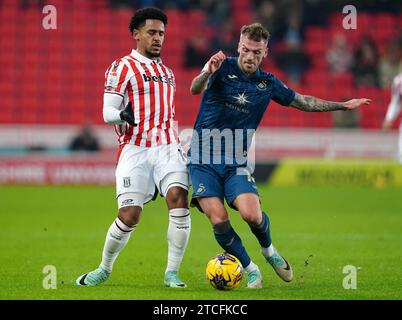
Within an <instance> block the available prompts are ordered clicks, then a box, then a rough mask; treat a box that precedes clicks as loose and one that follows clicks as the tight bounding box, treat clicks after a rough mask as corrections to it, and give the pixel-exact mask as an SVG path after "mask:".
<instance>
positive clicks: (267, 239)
mask: <svg viewBox="0 0 402 320" xmlns="http://www.w3.org/2000/svg"><path fill="white" fill-rule="evenodd" d="M249 226H250V229H251V232H252V233H254V235H255V236H256V238H257V240H258V242H259V243H260V245H261V247H263V248H268V247H269V246H270V245H271V243H272V240H271V232H270V223H269V218H268V216H267V215H266V214H265V212H264V211H262V222H261V224H259V225H258V226H253V225H249Z"/></svg>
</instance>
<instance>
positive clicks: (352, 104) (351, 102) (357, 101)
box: [343, 98, 372, 110]
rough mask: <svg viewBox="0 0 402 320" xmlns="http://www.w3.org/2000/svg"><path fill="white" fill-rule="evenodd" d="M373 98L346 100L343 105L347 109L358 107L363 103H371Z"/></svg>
mask: <svg viewBox="0 0 402 320" xmlns="http://www.w3.org/2000/svg"><path fill="white" fill-rule="evenodd" d="M371 101H372V100H371V99H366V98H363V99H352V100H349V101H346V102H345V103H344V104H343V105H344V107H345V108H346V109H350V110H351V109H356V108H358V107H360V106H361V105H362V104H370V103H371Z"/></svg>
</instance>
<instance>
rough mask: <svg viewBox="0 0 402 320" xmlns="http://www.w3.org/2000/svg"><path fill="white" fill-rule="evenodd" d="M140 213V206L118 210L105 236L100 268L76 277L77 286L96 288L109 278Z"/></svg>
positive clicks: (137, 221)
mask: <svg viewBox="0 0 402 320" xmlns="http://www.w3.org/2000/svg"><path fill="white" fill-rule="evenodd" d="M141 211H142V207H141V206H126V207H122V208H120V209H119V211H118V215H117V218H116V219H115V220H114V221H113V223H112V224H111V226H110V227H109V230H108V232H107V234H106V239H105V245H104V248H103V252H102V262H101V264H100V266H99V267H98V268H97V269H95V270H93V271H91V272H88V273H85V274H83V275H81V276H80V277H78V278H77V280H76V284H77V285H80V286H96V285H99V284H101V283H103V282H104V281H106V280H107V279H108V278H109V275H110V274H111V272H112V269H113V264H114V262H115V261H116V259H117V256H118V255H119V253H120V252H121V250H122V249H123V248H124V247H125V245H126V244H127V242H128V240H129V239H130V235H131V233H132V232H133V231H134V229H135V227H136V226H137V224H138V223H139V220H140V215H141Z"/></svg>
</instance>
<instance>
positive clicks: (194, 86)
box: [190, 70, 212, 94]
mask: <svg viewBox="0 0 402 320" xmlns="http://www.w3.org/2000/svg"><path fill="white" fill-rule="evenodd" d="M211 74H212V73H210V72H208V70H205V71H201V73H200V74H199V75H198V76H196V77H195V78H194V79H193V82H191V87H190V91H191V93H192V94H199V93H201V92H203V91H204V90H205V88H206V87H207V85H208V80H209V77H210V76H211Z"/></svg>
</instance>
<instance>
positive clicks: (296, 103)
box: [290, 93, 371, 112]
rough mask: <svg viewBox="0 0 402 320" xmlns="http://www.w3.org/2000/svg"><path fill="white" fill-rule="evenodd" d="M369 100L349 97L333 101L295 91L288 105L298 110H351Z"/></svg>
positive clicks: (369, 100) (367, 102)
mask: <svg viewBox="0 0 402 320" xmlns="http://www.w3.org/2000/svg"><path fill="white" fill-rule="evenodd" d="M370 102H371V99H366V98H363V99H351V100H349V101H346V102H334V101H327V100H322V99H319V98H316V97H313V96H305V95H302V94H299V93H296V95H295V97H294V99H293V101H292V102H291V103H290V105H291V106H292V107H295V108H297V109H299V110H302V111H307V112H326V111H335V110H352V109H356V108H358V107H360V106H361V105H363V104H370Z"/></svg>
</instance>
